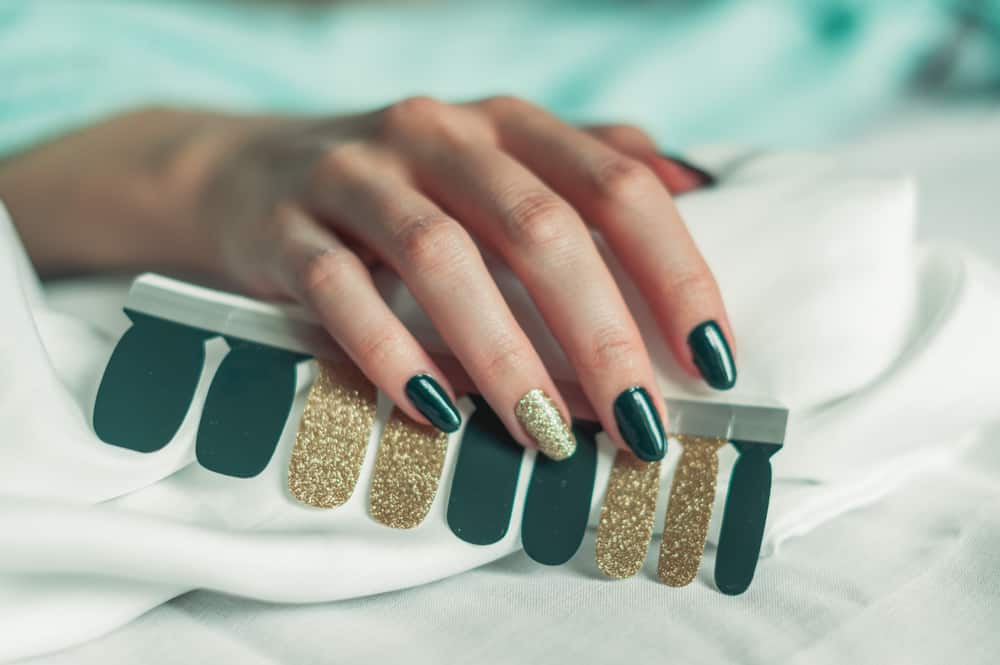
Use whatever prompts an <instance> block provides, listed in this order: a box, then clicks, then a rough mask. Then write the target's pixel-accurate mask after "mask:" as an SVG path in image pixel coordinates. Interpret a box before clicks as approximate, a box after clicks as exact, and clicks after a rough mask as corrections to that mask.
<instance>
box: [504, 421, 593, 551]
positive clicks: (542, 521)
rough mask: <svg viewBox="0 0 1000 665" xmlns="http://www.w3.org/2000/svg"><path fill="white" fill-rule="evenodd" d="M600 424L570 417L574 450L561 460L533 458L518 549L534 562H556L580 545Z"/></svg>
mask: <svg viewBox="0 0 1000 665" xmlns="http://www.w3.org/2000/svg"><path fill="white" fill-rule="evenodd" d="M600 430H601V427H600V425H598V424H597V423H593V422H588V421H583V420H580V421H575V422H574V423H573V434H574V435H575V437H576V453H574V455H573V456H572V457H570V458H568V459H565V460H563V461H561V462H554V461H552V460H551V459H549V458H548V457H546V456H545V455H538V456H537V457H536V458H535V469H534V471H533V472H532V474H531V483H530V484H529V485H528V496H527V498H526V499H525V502H524V518H523V520H522V522H521V543H522V544H523V545H524V551H525V552H526V553H527V555H528V556H530V557H531V558H532V559H534V560H535V561H537V562H538V563H543V564H546V565H549V566H558V565H560V564H563V563H566V562H567V561H569V560H570V559H571V558H572V557H573V555H574V554H575V553H576V551H577V550H578V549H579V548H580V543H581V542H582V541H583V535H584V533H585V532H586V531H587V518H588V517H589V516H590V499H591V496H592V495H593V493H594V474H595V473H596V471H597V444H596V442H595V440H594V439H595V437H596V436H597V433H598V432H599V431H600Z"/></svg>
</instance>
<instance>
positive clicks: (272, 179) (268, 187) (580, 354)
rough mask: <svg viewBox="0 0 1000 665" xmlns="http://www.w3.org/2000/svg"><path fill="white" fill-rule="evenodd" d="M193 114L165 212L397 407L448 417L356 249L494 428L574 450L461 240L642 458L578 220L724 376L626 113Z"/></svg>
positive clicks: (446, 400) (633, 410)
mask: <svg viewBox="0 0 1000 665" xmlns="http://www.w3.org/2000/svg"><path fill="white" fill-rule="evenodd" d="M199 127H200V129H199V130H198V131H197V132H194V134H196V135H198V136H201V137H202V138H204V139H206V140H201V141H189V142H188V143H190V144H191V145H199V146H202V148H201V150H202V153H204V155H208V157H205V156H204V155H202V156H199V155H201V153H199V152H198V151H197V150H190V149H187V150H185V151H181V152H183V153H184V154H186V155H188V156H189V157H187V158H186V160H185V159H178V160H173V161H171V162H170V164H171V167H170V168H171V169H173V175H172V179H171V182H173V183H175V185H176V183H178V182H183V181H184V178H188V179H189V180H191V181H192V182H196V183H197V186H195V187H192V188H190V191H191V194H190V195H189V196H187V197H186V198H185V197H179V198H185V201H186V203H185V204H184V206H181V208H183V209H185V210H188V213H186V214H185V215H184V216H186V217H189V218H190V219H191V224H190V225H189V227H184V228H192V229H196V231H195V234H198V233H200V234H202V237H201V242H202V244H203V245H204V249H199V250H197V252H198V253H199V256H200V257H201V259H200V260H199V264H200V265H201V266H202V267H211V268H212V269H214V270H216V271H218V272H221V274H222V276H224V277H226V278H227V279H228V280H230V281H234V282H235V283H236V284H237V285H238V286H240V287H241V288H242V289H244V290H245V291H247V292H249V293H250V294H251V295H255V296H259V297H282V296H286V297H288V296H290V297H293V298H296V299H298V300H299V301H301V302H303V303H305V304H306V305H307V306H309V307H310V308H311V309H312V310H313V311H314V312H315V313H316V315H317V316H318V318H319V320H320V321H321V322H322V324H323V325H324V326H325V327H326V329H327V330H328V331H329V332H330V334H331V336H332V337H333V338H334V339H335V340H336V341H337V342H338V343H339V344H340V346H341V347H342V348H343V349H344V351H345V352H346V353H347V355H348V356H350V357H351V359H352V360H353V361H354V362H355V363H356V364H357V365H358V366H359V367H360V368H361V370H362V371H363V372H364V373H365V374H366V375H367V376H368V377H369V378H370V379H371V380H372V381H373V382H374V383H375V384H376V385H377V386H378V387H379V388H381V389H382V390H383V391H385V392H386V393H387V394H388V396H389V397H390V398H391V399H392V400H393V401H394V402H395V403H396V404H397V405H398V406H399V407H400V408H402V409H403V410H404V411H406V412H407V413H408V414H409V415H410V416H412V417H413V418H415V419H416V420H418V421H422V422H428V421H429V422H431V423H432V424H434V425H436V426H438V427H439V428H441V429H443V430H446V431H452V430H454V429H456V428H457V427H458V424H459V416H458V413H457V411H456V410H455V408H454V405H453V397H454V392H453V390H452V388H451V387H450V385H449V381H448V379H447V377H446V375H445V373H444V372H442V370H441V369H440V368H439V367H438V365H437V364H435V362H434V360H433V359H432V358H431V356H430V355H429V354H428V353H427V352H426V351H425V350H424V349H423V348H422V347H421V345H420V344H419V343H418V342H417V340H416V339H415V338H414V337H413V335H412V334H411V333H410V331H408V330H407V329H406V327H404V325H403V324H402V323H401V322H400V321H399V320H398V319H397V318H396V316H395V315H394V314H393V313H392V311H391V310H390V309H389V308H388V306H387V305H386V303H385V302H384V301H383V300H382V298H381V297H380V295H379V293H378V292H377V291H376V289H375V286H374V284H373V282H372V279H371V274H370V269H371V267H372V265H373V264H374V263H376V262H380V263H383V264H385V265H387V266H388V267H390V268H391V269H392V270H394V271H395V272H396V273H397V274H398V275H399V276H400V278H401V279H402V280H403V281H404V282H405V283H406V285H407V287H408V288H409V290H410V291H411V293H412V294H413V296H414V297H415V298H416V300H417V301H418V302H419V303H420V305H421V306H422V308H423V309H424V310H425V311H426V313H427V314H428V316H429V317H430V319H431V320H432V321H433V323H434V325H435V327H436V328H437V330H438V331H439V332H440V334H441V337H442V338H443V339H444V341H445V342H446V343H447V344H448V346H449V347H450V349H451V350H452V352H453V353H454V355H455V357H456V358H457V360H458V361H459V362H460V363H461V365H462V367H463V369H464V370H465V372H466V373H467V374H468V377H469V378H471V381H472V382H473V383H474V384H475V386H476V389H477V391H478V392H480V393H481V394H482V395H483V396H484V397H485V399H486V400H487V401H488V402H489V403H490V405H491V406H492V408H493V409H494V410H495V411H496V413H497V414H498V415H499V417H500V418H501V420H502V421H503V422H504V424H505V425H506V426H507V428H508V430H509V431H510V432H511V433H512V434H513V435H514V437H515V438H517V439H518V440H519V441H520V442H521V443H522V444H524V445H527V446H534V445H537V446H538V447H539V448H540V449H541V450H542V452H544V453H545V454H547V455H549V456H550V457H552V458H554V459H563V458H565V457H567V456H569V455H571V454H572V452H573V450H574V448H575V444H574V439H573V437H572V435H571V433H570V432H569V428H568V426H567V425H566V423H567V422H568V418H569V410H568V408H567V405H566V401H565V400H564V398H563V396H562V395H561V394H560V392H559V390H557V387H556V384H555V383H554V381H553V379H552V377H550V376H549V373H548V372H547V370H546V368H545V366H544V365H543V363H542V361H541V359H540V357H539V355H538V353H537V352H536V350H535V349H534V348H533V346H532V344H531V342H530V340H529V339H528V338H527V336H526V335H525V333H524V331H523V330H522V329H521V328H520V326H519V325H518V323H517V321H516V320H515V318H514V316H513V315H512V314H511V311H510V309H509V307H508V306H507V303H506V302H505V301H504V299H503V297H502V296H501V294H500V291H499V290H498V288H497V285H496V284H495V283H494V281H493V279H492V278H491V276H490V274H489V273H488V272H487V269H486V266H485V265H484V262H483V258H482V256H481V254H480V251H479V248H478V246H477V243H480V244H481V245H482V246H484V247H487V248H489V249H490V250H491V251H492V252H494V253H496V254H497V255H498V256H499V257H501V258H502V259H503V260H504V261H506V263H507V264H509V266H510V268H511V269H512V270H513V271H514V273H516V274H517V275H518V277H519V278H520V279H521V281H522V282H523V283H524V285H525V287H526V288H527V290H528V292H529V293H530V294H531V297H532V298H533V300H534V302H535V304H536V305H537V307H538V309H539V311H540V312H541V314H542V316H543V317H544V319H545V321H546V323H547V324H548V326H549V327H550V329H551V331H552V333H553V334H554V336H555V338H556V339H557V340H558V342H559V343H560V345H561V346H562V348H563V350H564V351H565V354H566V356H567V358H568V359H569V360H570V362H571V363H572V365H573V366H574V368H575V370H576V373H577V377H578V379H579V382H580V386H581V387H582V390H583V393H584V394H585V395H586V398H587V400H588V401H589V403H590V405H591V407H592V409H593V413H594V414H596V416H597V418H598V419H599V420H600V422H601V424H602V426H603V428H604V429H605V431H606V432H607V433H608V434H609V436H610V437H611V438H612V439H613V440H614V441H616V442H617V443H618V444H619V445H623V446H627V447H628V448H629V449H631V450H632V451H633V452H635V454H636V455H637V456H638V457H640V458H641V459H644V460H654V459H659V458H661V457H662V456H663V454H664V450H665V435H664V428H663V425H662V422H663V418H664V416H665V408H664V405H663V399H662V397H661V395H660V390H659V388H658V386H657V382H656V379H655V375H654V373H653V369H652V366H651V362H650V359H649V356H648V354H647V351H646V348H645V345H644V344H643V340H642V338H641V336H640V334H639V330H638V328H637V326H636V322H635V320H634V319H633V317H632V314H631V313H630V312H629V309H628V307H627V306H626V303H625V301H624V299H623V298H622V294H621V293H620V292H619V290H618V287H617V285H616V283H615V281H614V279H613V278H612V276H611V274H610V272H609V270H608V268H607V266H606V265H605V264H604V261H603V260H602V258H601V256H600V255H599V253H598V251H597V249H596V246H595V245H594V242H593V240H592V238H591V236H590V233H589V230H588V224H589V225H592V226H593V227H594V228H596V229H597V230H598V231H599V232H600V233H601V234H602V235H603V236H604V237H605V238H606V239H607V241H608V243H609V245H610V247H611V248H612V249H613V251H614V252H615V253H616V255H617V257H618V258H619V259H620V261H621V263H622V264H623V265H624V266H626V268H627V269H628V270H629V271H630V274H631V276H632V277H633V279H634V281H635V282H636V284H637V285H639V287H640V289H641V291H642V293H643V296H644V297H645V299H646V300H647V301H648V303H649V305H650V306H651V309H652V311H653V312H654V313H655V316H656V317H657V320H658V322H659V324H660V327H661V330H662V332H663V334H664V335H665V336H666V339H667V340H668V342H669V345H670V347H671V349H672V350H673V352H674V354H675V355H676V357H677V359H678V360H679V362H680V364H681V366H682V367H684V368H685V369H686V370H687V371H688V372H689V373H691V374H692V375H697V374H699V372H700V373H701V374H702V375H703V376H704V377H705V378H706V379H707V380H708V382H709V383H710V384H711V385H713V386H715V387H716V388H729V387H731V386H732V384H733V382H734V381H735V371H734V369H733V363H732V358H731V354H730V352H729V346H730V345H729V343H728V342H727V339H731V336H730V331H729V326H728V324H727V320H726V315H725V311H724V308H723V304H722V300H721V298H720V295H719V290H718V287H717V285H716V283H715V281H714V279H713V278H712V274H711V272H710V271H709V269H708V266H707V265H706V264H705V261H704V259H703V258H702V256H701V254H700V253H699V252H698V249H697V248H696V247H695V245H694V243H693V241H692V239H691V237H690V235H689V234H688V231H687V229H686V228H685V226H684V224H683V222H682V221H681V219H680V217H679V216H678V214H677V211H676V209H675V207H674V204H673V201H672V200H671V195H670V192H669V191H668V187H671V188H673V189H674V190H675V191H677V190H680V191H683V190H685V189H690V188H692V187H693V186H696V185H697V184H698V182H699V175H698V174H697V173H693V172H691V171H689V170H686V169H684V168H683V167H681V166H678V165H677V164H676V163H673V162H670V161H668V160H666V159H665V158H663V157H661V156H659V155H657V152H656V148H655V145H654V144H653V142H652V141H651V140H650V139H649V138H648V137H647V136H646V135H645V134H643V133H642V132H641V131H639V130H637V129H634V128H631V127H624V126H611V127H607V126H606V127H599V128H589V129H578V128H574V127H572V126H570V125H567V124H565V123H563V122H561V121H559V120H558V119H557V118H555V117H553V116H552V115H550V114H549V113H547V112H545V111H543V110H542V109H540V108H538V107H535V106H533V105H531V104H529V103H527V102H524V101H521V100H519V99H514V98H508V97H497V98H491V99H487V100H483V101H478V102H473V103H468V104H444V103H441V102H438V101H435V100H433V99H428V98H413V99H407V100H404V101H402V102H399V103H397V104H394V105H392V106H389V107H388V108H385V109H381V110H378V111H375V112H372V113H366V114H361V115H355V116H345V117H337V118H331V119H287V118H238V117H220V116H214V117H211V118H209V119H203V121H202V124H201V125H199ZM192 155H193V156H192ZM185 164H188V166H185ZM2 183H3V179H2V178H0V185H2ZM176 189H177V190H178V191H187V190H186V189H185V187H184V186H182V185H176ZM182 244H184V243H182ZM195 244H197V241H193V242H189V243H186V244H185V246H193V245H195ZM29 247H30V244H29ZM213 257H215V258H217V260H216V261H213Z"/></svg>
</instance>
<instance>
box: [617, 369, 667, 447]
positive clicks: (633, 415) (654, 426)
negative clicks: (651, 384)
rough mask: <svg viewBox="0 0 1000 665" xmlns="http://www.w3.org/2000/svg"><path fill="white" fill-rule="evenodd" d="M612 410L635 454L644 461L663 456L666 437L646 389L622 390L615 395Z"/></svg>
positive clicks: (658, 415)
mask: <svg viewBox="0 0 1000 665" xmlns="http://www.w3.org/2000/svg"><path fill="white" fill-rule="evenodd" d="M614 411H615V421H616V422H617V423H618V431H620V432H621V434H622V438H623V439H625V443H627V444H628V447H629V448H631V449H632V452H633V453H635V456H636V457H638V458H639V459H641V460H642V461H644V462H655V461H656V460H661V459H663V456H664V455H665V454H666V452H667V437H666V434H664V432H663V422H662V421H661V420H660V414H658V413H657V412H656V408H655V407H654V406H653V400H652V399H650V397H649V393H648V392H646V389H645V388H643V387H641V386H632V387H631V388H627V389H625V390H623V391H622V392H621V394H620V395H618V397H616V398H615V406H614Z"/></svg>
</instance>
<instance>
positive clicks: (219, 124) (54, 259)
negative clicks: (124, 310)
mask: <svg viewBox="0 0 1000 665" xmlns="http://www.w3.org/2000/svg"><path fill="white" fill-rule="evenodd" d="M233 133H234V130H233V123H231V122H226V121H225V119H224V116H219V115H214V114H209V113H203V112H196V111H181V110H166V109H149V110H141V111H135V112H132V113H128V114H125V115H121V116H116V117H114V118H111V119H109V120H106V121H104V122H102V123H100V124H97V125H94V126H91V127H88V128H85V129H83V130H80V131H78V132H76V133H73V134H70V135H67V136H64V137H62V138H59V139H56V140H54V141H52V142H50V143H47V144H44V145H41V146H39V147H37V148H34V149H32V150H30V151H28V152H25V153H21V154H19V155H15V156H12V157H10V158H7V159H6V160H4V161H2V162H0V199H3V201H4V203H5V204H6V205H7V207H8V209H9V211H10V213H11V216H12V218H13V220H14V223H15V225H16V226H17V228H18V231H19V233H20V235H21V237H22V239H23V241H24V243H25V246H26V248H27V250H28V254H29V256H30V257H31V258H32V261H33V262H34V263H35V266H36V267H37V268H38V270H39V272H41V273H42V274H46V275H52V274H64V273H79V272H93V271H106V270H136V269H146V268H154V267H155V268H163V269H172V270H193V271H200V272H211V271H212V269H213V263H214V255H215V248H214V246H213V245H214V239H213V237H212V233H211V230H210V229H208V228H206V226H205V223H204V220H203V219H201V217H202V216H201V215H200V214H199V213H198V203H199V199H200V197H201V196H202V191H203V190H204V187H205V186H206V181H207V179H208V178H209V177H210V173H211V172H212V170H213V168H214V166H215V165H216V164H217V163H218V160H220V159H224V158H225V156H226V155H227V154H228V151H230V150H231V149H232V146H233V144H234V142H235V138H236V137H235V136H233Z"/></svg>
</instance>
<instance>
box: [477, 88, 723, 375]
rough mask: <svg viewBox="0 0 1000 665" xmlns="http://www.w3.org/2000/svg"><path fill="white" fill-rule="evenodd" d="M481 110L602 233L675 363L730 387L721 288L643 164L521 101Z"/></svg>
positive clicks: (507, 145) (515, 151)
mask: <svg viewBox="0 0 1000 665" xmlns="http://www.w3.org/2000/svg"><path fill="white" fill-rule="evenodd" d="M487 108H488V112H490V113H491V114H492V117H493V118H494V122H495V123H496V127H497V131H498V135H499V139H500V141H501V143H502V145H503V146H504V148H505V149H507V150H509V151H510V152H511V153H512V154H513V155H515V156H516V157H517V158H518V159H520V160H521V161H522V162H523V163H525V164H526V165H527V166H528V167H529V168H531V169H532V170H534V171H535V172H536V173H538V174H539V175H540V176H541V178H542V179H544V180H545V181H546V182H547V183H548V184H549V185H550V186H551V187H552V188H553V189H555V190H556V191H557V192H559V193H560V194H562V195H563V196H564V197H565V198H566V199H568V200H569V201H570V202H571V203H572V204H573V205H574V206H575V207H576V208H577V209H578V210H580V212H581V213H582V214H583V215H584V216H585V217H586V218H587V219H589V220H591V221H592V222H593V223H594V224H595V225H596V226H597V227H598V228H599V230H600V231H601V233H602V234H603V235H604V237H605V238H607V240H608V242H609V244H610V245H611V247H612V249H613V250H614V252H615V253H616V255H617V256H618V258H619V259H620V260H621V262H622V264H623V265H624V266H625V267H626V268H627V269H628V270H629V272H630V273H631V275H632V277H633V278H634V280H635V281H636V283H637V284H638V286H639V288H640V290H641V291H642V293H643V295H644V297H645V299H646V300H647V301H648V302H649V304H650V306H651V308H652V310H653V312H654V314H655V316H656V318H657V320H658V322H659V324H660V327H661V329H662V330H663V332H664V334H665V336H666V338H667V341H668V343H669V345H670V347H671V349H672V350H673V353H674V355H675V357H676V358H677V360H678V362H679V363H680V364H681V366H682V367H683V368H684V369H685V370H686V371H687V372H688V373H690V374H691V375H693V376H698V375H700V376H702V377H703V378H704V379H705V380H706V382H707V383H708V384H709V385H711V386H712V387H713V388H717V389H722V390H724V389H728V388H731V387H732V386H733V385H734V383H735V381H736V369H735V365H734V363H733V356H732V352H731V350H730V349H731V348H732V333H731V331H730V328H729V322H728V319H727V317H726V312H725V308H724V306H723V303H722V296H721V294H720V293H719V287H718V285H717V284H716V282H715V278H714V277H713V276H712V272H711V271H710V270H709V268H708V265H707V264H706V263H705V260H704V258H703V257H702V255H701V252H699V251H698V248H697V247H696V246H695V243H694V240H693V239H692V238H691V235H690V233H689V232H688V230H687V227H686V226H685V225H684V223H683V221H682V220H681V218H680V216H679V215H678V213H677V209H676V208H675V207H674V204H673V200H672V199H671V197H670V194H669V193H668V192H667V190H666V189H665V188H664V187H663V185H662V183H661V182H660V181H659V180H658V179H657V178H656V177H655V176H654V175H653V173H652V172H651V171H650V169H649V168H648V167H646V166H645V165H644V164H643V163H642V162H639V161H637V160H635V159H633V158H631V157H628V156H627V155H624V154H622V153H621V152H619V151H617V150H614V149H612V148H610V147H608V145H606V144H605V143H602V142H601V141H599V140H597V139H595V138H594V137H592V136H590V135H588V134H586V133H585V132H581V131H579V130H577V129H575V128H573V127H570V126H569V125H566V124H564V123H562V122H560V121H559V120H558V119H557V118H555V117H553V116H551V115H550V114H548V113H546V112H544V111H542V110H540V109H537V108H534V107H531V106H527V105H525V104H524V103H523V102H516V101H515V102H511V101H509V100H501V101H500V102H499V103H497V102H494V103H493V104H492V105H490V106H488V107H487Z"/></svg>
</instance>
